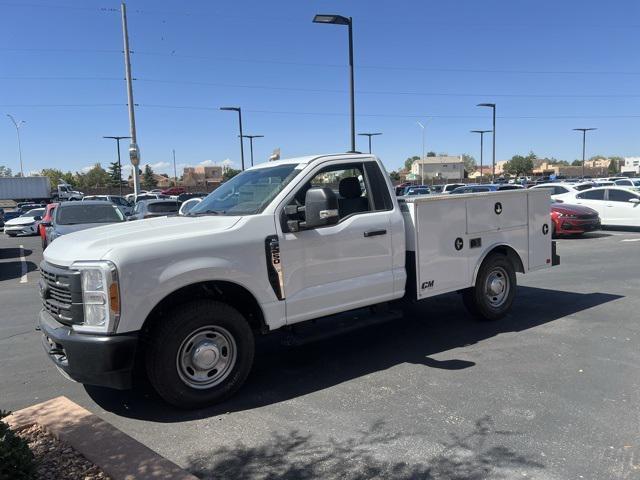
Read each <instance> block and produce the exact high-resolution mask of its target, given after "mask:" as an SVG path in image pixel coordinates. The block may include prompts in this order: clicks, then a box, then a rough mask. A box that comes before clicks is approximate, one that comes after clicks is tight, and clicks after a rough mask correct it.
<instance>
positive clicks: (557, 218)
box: [551, 202, 600, 237]
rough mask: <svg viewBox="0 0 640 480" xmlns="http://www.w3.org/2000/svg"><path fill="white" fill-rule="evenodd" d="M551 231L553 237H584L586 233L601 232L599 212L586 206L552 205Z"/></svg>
mask: <svg viewBox="0 0 640 480" xmlns="http://www.w3.org/2000/svg"><path fill="white" fill-rule="evenodd" d="M551 222H552V226H551V230H552V232H553V236H554V237H556V236H561V235H582V234H583V233H586V232H593V231H594V230H600V216H599V215H598V212H597V211H596V210H594V209H592V208H589V207H586V206H584V205H571V204H568V203H560V202H552V203H551Z"/></svg>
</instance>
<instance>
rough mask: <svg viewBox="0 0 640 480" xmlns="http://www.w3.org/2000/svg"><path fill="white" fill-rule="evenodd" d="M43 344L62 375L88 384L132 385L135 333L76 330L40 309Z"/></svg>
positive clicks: (39, 324)
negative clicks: (103, 333)
mask: <svg viewBox="0 0 640 480" xmlns="http://www.w3.org/2000/svg"><path fill="white" fill-rule="evenodd" d="M38 326H39V327H40V330H41V332H42V346H43V348H44V351H45V352H46V353H47V355H48V356H49V358H50V359H51V361H52V362H53V363H54V364H55V366H56V367H58V368H59V369H60V370H61V371H62V372H63V374H64V375H65V376H67V377H69V378H71V379H72V380H75V381H76V382H80V383H84V384H87V385H98V386H102V387H109V388H115V389H118V390H126V389H128V388H131V376H132V372H133V366H134V363H135V355H136V348H137V345H138V335H137V334H135V333H127V334H124V335H111V336H107V335H88V334H83V333H77V332H75V331H74V330H73V329H72V328H71V327H68V326H66V325H63V324H61V323H59V322H58V321H57V320H56V319H54V318H53V317H52V316H51V315H50V314H49V312H47V311H46V310H41V311H40V314H39V316H38Z"/></svg>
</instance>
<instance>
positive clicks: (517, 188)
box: [498, 185, 522, 190]
mask: <svg viewBox="0 0 640 480" xmlns="http://www.w3.org/2000/svg"><path fill="white" fill-rule="evenodd" d="M498 190H522V188H521V187H518V186H517V185H500V186H499V187H498Z"/></svg>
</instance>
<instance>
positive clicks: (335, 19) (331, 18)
mask: <svg viewBox="0 0 640 480" xmlns="http://www.w3.org/2000/svg"><path fill="white" fill-rule="evenodd" d="M313 23H326V24H331V25H346V26H348V27H349V107H350V116H351V150H350V151H349V153H357V152H356V107H355V88H354V79H353V18H351V17H343V16H342V15H324V14H319V15H316V16H315V17H313Z"/></svg>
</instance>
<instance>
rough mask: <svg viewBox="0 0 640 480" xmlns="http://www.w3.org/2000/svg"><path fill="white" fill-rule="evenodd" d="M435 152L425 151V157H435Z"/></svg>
mask: <svg viewBox="0 0 640 480" xmlns="http://www.w3.org/2000/svg"><path fill="white" fill-rule="evenodd" d="M437 156H438V155H436V152H427V157H437Z"/></svg>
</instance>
